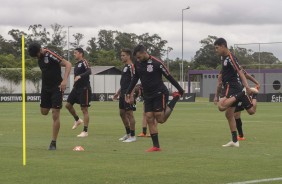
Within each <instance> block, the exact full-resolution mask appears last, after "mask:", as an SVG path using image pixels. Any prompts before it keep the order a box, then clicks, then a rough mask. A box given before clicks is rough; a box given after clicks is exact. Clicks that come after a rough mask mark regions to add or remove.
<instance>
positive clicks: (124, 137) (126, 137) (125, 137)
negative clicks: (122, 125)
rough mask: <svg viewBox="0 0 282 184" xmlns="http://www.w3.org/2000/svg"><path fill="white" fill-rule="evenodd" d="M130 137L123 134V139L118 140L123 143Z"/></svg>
mask: <svg viewBox="0 0 282 184" xmlns="http://www.w3.org/2000/svg"><path fill="white" fill-rule="evenodd" d="M129 137H130V135H128V134H125V135H124V136H123V137H121V138H119V139H118V140H119V141H125V140H126V139H128V138H129Z"/></svg>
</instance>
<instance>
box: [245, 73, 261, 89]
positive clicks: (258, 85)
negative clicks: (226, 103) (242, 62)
mask: <svg viewBox="0 0 282 184" xmlns="http://www.w3.org/2000/svg"><path fill="white" fill-rule="evenodd" d="M245 76H246V79H248V80H250V81H252V82H253V83H254V84H255V85H256V88H257V90H259V88H260V84H259V82H258V81H257V80H256V79H255V78H254V77H252V76H251V75H250V74H248V73H245Z"/></svg>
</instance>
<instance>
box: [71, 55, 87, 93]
mask: <svg viewBox="0 0 282 184" xmlns="http://www.w3.org/2000/svg"><path fill="white" fill-rule="evenodd" d="M90 74H91V69H90V67H89V64H88V62H87V61H86V60H85V59H83V60H81V61H78V62H76V63H75V66H74V77H76V76H79V75H80V77H81V78H80V79H79V80H78V81H76V82H75V83H74V87H76V88H83V87H89V86H90V81H89V75H90Z"/></svg>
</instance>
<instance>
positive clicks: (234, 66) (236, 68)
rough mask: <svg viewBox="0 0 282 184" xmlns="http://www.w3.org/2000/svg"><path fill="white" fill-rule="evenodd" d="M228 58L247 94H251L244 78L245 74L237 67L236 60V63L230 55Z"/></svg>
mask: <svg viewBox="0 0 282 184" xmlns="http://www.w3.org/2000/svg"><path fill="white" fill-rule="evenodd" d="M229 57H230V59H231V62H232V66H233V68H234V69H235V70H236V71H237V73H238V75H239V77H240V79H241V81H242V84H243V86H244V87H245V88H246V91H247V93H248V94H251V93H252V92H251V89H250V86H249V84H248V81H247V79H246V77H245V74H244V72H243V70H242V68H241V66H240V65H239V63H238V61H237V60H236V61H235V60H234V58H233V56H232V54H229Z"/></svg>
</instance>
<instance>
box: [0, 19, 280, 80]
mask: <svg viewBox="0 0 282 184" xmlns="http://www.w3.org/2000/svg"><path fill="white" fill-rule="evenodd" d="M50 28H51V29H50V31H48V30H47V28H45V27H43V26H42V25H41V24H34V25H30V26H29V28H28V32H24V31H22V30H18V29H12V30H10V31H9V32H8V35H10V36H11V39H10V40H7V39H4V37H3V36H2V35H0V68H21V36H22V35H24V36H25V40H26V46H27V45H28V44H29V43H30V42H32V41H37V42H39V43H40V44H42V46H45V47H48V48H49V49H51V50H54V51H56V52H58V53H59V54H60V55H62V56H64V57H65V58H68V49H67V47H66V46H67V31H66V27H64V26H62V25H60V24H57V23H55V24H52V25H50ZM71 36H72V39H71V40H74V41H72V42H70V49H69V50H70V55H69V58H70V61H71V62H72V63H74V62H75V61H74V58H73V55H72V51H73V49H74V48H76V47H83V48H85V51H86V53H85V58H86V59H87V60H88V61H89V62H90V64H91V65H92V66H95V65H96V66H97V65H100V66H101V65H102V66H116V67H117V68H120V69H121V68H122V63H121V62H120V57H119V55H120V50H121V49H122V48H134V47H135V46H136V45H137V44H139V43H142V44H144V45H145V46H146V47H147V48H148V52H149V53H150V54H152V55H154V56H156V57H158V58H161V59H163V60H164V61H165V64H167V65H169V70H170V72H171V74H172V75H173V76H174V77H175V78H176V79H180V75H179V73H180V72H179V71H180V66H181V64H182V60H181V59H179V58H176V59H174V60H172V59H168V58H165V56H166V54H167V53H168V52H170V51H171V50H173V48H171V47H167V44H168V42H167V40H164V39H162V38H161V37H160V36H159V35H158V34H149V33H143V34H141V35H137V34H135V33H127V32H120V31H116V30H104V29H102V30H100V31H99V32H98V35H97V37H95V36H94V37H91V38H90V40H88V41H87V45H83V44H82V41H83V39H84V35H83V34H82V33H75V34H72V35H71ZM216 39H217V37H216V36H208V37H207V38H204V39H202V40H200V43H201V47H200V48H199V49H198V50H197V51H196V53H195V56H194V57H193V58H192V59H191V61H189V62H188V61H186V60H185V61H183V64H184V73H187V71H188V69H203V70H204V69H220V58H219V57H218V56H217V55H216V53H215V50H214V46H213V43H214V41H215V40H216ZM84 43H85V42H84ZM230 50H231V51H232V52H233V53H235V55H236V56H237V57H238V59H239V61H240V64H241V65H243V66H244V68H258V67H260V68H277V67H280V66H281V65H277V63H279V64H281V62H280V61H279V59H278V58H277V57H276V56H274V54H273V53H271V52H260V53H258V52H253V51H252V50H250V49H246V48H243V47H236V48H233V47H232V46H231V47H230ZM164 58H165V59H164ZM259 61H260V63H264V64H267V65H261V66H259V65H258V64H259ZM26 66H27V68H34V67H37V61H36V60H35V59H32V58H30V57H29V56H28V55H27V56H26ZM0 75H1V73H0Z"/></svg>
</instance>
